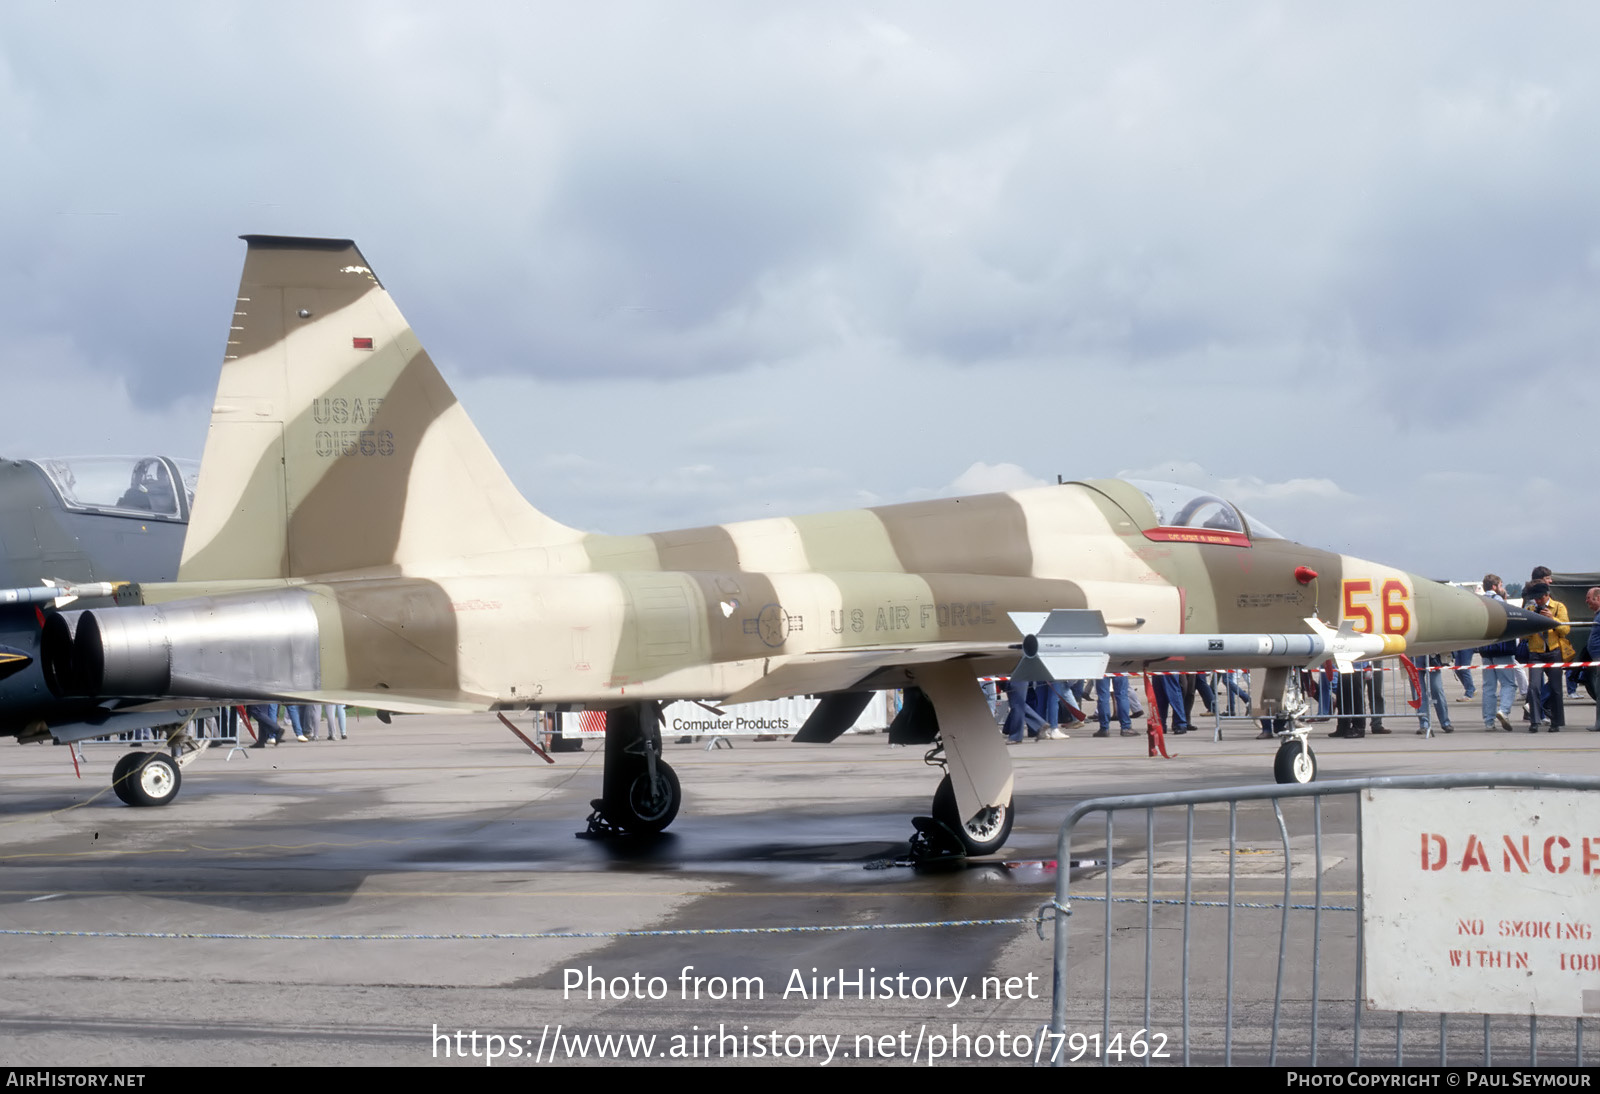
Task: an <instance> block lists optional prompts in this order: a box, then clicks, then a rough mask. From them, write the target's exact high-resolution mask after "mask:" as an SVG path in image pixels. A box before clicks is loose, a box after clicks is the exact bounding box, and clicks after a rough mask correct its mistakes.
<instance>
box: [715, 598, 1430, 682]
mask: <svg viewBox="0 0 1600 1094" xmlns="http://www.w3.org/2000/svg"><path fill="white" fill-rule="evenodd" d="M1011 618H1012V621H1013V622H1015V623H1016V625H1017V629H1018V630H1019V631H1020V632H1021V634H1022V641H1021V642H1020V643H1007V642H932V643H927V644H920V645H909V646H906V645H902V646H864V647H853V648H848V649H836V650H820V651H817V652H814V653H802V654H795V655H792V656H788V657H774V658H772V659H771V660H770V661H769V662H768V668H767V673H766V675H764V676H763V677H762V678H761V679H760V680H759V681H758V682H756V683H754V684H751V685H749V686H748V687H745V688H743V689H741V690H740V691H738V692H736V693H734V694H733V695H730V696H728V697H727V699H726V700H725V701H726V702H729V703H748V702H755V701H757V700H761V699H777V698H781V697H783V696H786V695H808V694H809V695H818V694H825V693H828V692H836V691H850V690H853V689H855V688H858V687H861V686H863V685H864V684H865V682H866V681H868V680H869V678H870V677H873V676H876V675H878V674H880V673H883V672H884V671H885V670H891V669H895V668H900V667H910V666H913V665H930V664H937V663H940V662H945V661H955V660H961V659H968V660H983V661H986V662H989V663H990V664H991V665H993V666H994V667H993V668H992V669H991V671H994V672H996V673H997V674H1006V673H1008V674H1009V675H1011V676H1016V677H1020V678H1022V679H1024V680H1040V681H1043V680H1079V679H1090V678H1093V677H1097V676H1101V675H1103V674H1104V673H1105V672H1106V670H1107V667H1108V666H1109V665H1110V663H1111V662H1113V661H1115V662H1116V663H1117V665H1118V667H1119V668H1122V669H1132V670H1133V671H1138V669H1139V668H1143V667H1149V666H1151V665H1155V664H1160V663H1161V662H1164V661H1183V662H1185V663H1186V664H1192V665H1193V667H1194V668H1196V669H1213V668H1230V667H1231V668H1260V667H1265V666H1268V665H1306V666H1310V665H1313V664H1317V663H1319V662H1321V661H1323V660H1333V661H1335V662H1337V663H1338V666H1339V669H1340V671H1341V672H1348V671H1349V670H1350V667H1351V664H1352V663H1353V662H1354V661H1356V660H1360V659H1365V658H1370V657H1383V656H1386V655H1393V654H1396V653H1401V652H1404V650H1405V641H1404V639H1401V638H1399V637H1397V636H1394V635H1369V634H1363V633H1359V632H1356V631H1355V630H1353V629H1352V627H1351V625H1350V623H1349V622H1348V621H1346V622H1345V624H1344V625H1343V626H1342V627H1341V628H1340V629H1339V630H1337V631H1335V630H1333V629H1332V628H1330V627H1328V626H1327V625H1326V624H1324V623H1322V622H1321V621H1319V620H1317V619H1314V618H1313V619H1307V620H1306V626H1307V629H1308V632H1309V633H1306V634H1288V635H1286V634H1110V633H1108V632H1107V628H1106V626H1105V621H1104V619H1103V618H1102V617H1101V614H1100V613H1099V612H1098V611H1093V610H1087V609H1058V610H1056V611H1054V612H1048V613H1045V612H1039V613H1029V612H1013V613H1012V615H1011ZM1016 657H1020V660H1019V661H1017V662H1015V663H1014V664H1015V667H1011V666H1012V664H1013V662H1010V661H1009V660H1008V659H1009V658H1016ZM996 662H998V664H996ZM1002 666H1003V667H1002ZM869 686H877V687H893V686H895V685H894V684H893V683H891V682H885V681H884V680H882V679H881V678H880V679H879V680H875V681H872V683H871V685H869Z"/></svg>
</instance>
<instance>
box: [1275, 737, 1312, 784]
mask: <svg viewBox="0 0 1600 1094" xmlns="http://www.w3.org/2000/svg"><path fill="white" fill-rule="evenodd" d="M1272 776H1273V778H1275V779H1277V780H1278V781H1279V782H1280V783H1308V782H1311V781H1313V780H1314V779H1316V777H1317V754H1316V753H1315V752H1312V751H1311V746H1310V745H1308V744H1306V743H1305V742H1304V741H1293V740H1290V741H1285V742H1283V744H1281V745H1279V746H1278V755H1277V758H1275V759H1274V760H1273V761H1272Z"/></svg>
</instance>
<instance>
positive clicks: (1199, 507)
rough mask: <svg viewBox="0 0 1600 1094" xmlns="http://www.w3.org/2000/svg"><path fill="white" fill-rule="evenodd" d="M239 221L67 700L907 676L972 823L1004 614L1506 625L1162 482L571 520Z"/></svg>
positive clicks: (399, 703) (282, 247)
mask: <svg viewBox="0 0 1600 1094" xmlns="http://www.w3.org/2000/svg"><path fill="white" fill-rule="evenodd" d="M244 238H245V239H246V241H247V242H248V244H249V248H248V253H247V256H246V261H245V268H244V275H243V278H242V280H241V283H240V287H239V296H238V302H237V305H236V308H235V311H234V315H233V321H232V323H231V325H230V331H229V338H228V345H227V352H226V354H225V357H224V361H223V366H222V374H221V380H220V383H219V385H218V390H217V398H216V404H215V407H214V409H213V413H212V420H211V427H210V433H209V436H208V438H207V442H206V449H205V456H204V459H203V461H202V464H201V473H200V481H199V485H198V489H197V491H196V497H197V499H198V500H197V502H196V505H195V510H194V514H193V518H192V520H191V523H190V526H189V532H188V537H187V539H186V542H185V546H184V552H183V560H182V564H181V566H180V568H179V572H178V580H177V581H176V582H175V583H170V584H161V585H150V584H146V585H139V586H131V587H130V588H129V589H128V590H126V592H125V594H124V595H123V597H122V598H121V602H122V603H124V604H126V605H143V607H130V608H126V609H116V610H113V611H111V612H105V611H100V612H95V613H85V614H84V615H83V616H82V617H81V618H77V619H69V620H67V621H66V622H65V623H64V624H63V625H62V627H61V629H60V634H58V635H57V636H56V637H57V645H56V647H55V648H56V649H57V650H58V656H57V657H56V670H55V671H56V679H57V680H58V683H59V685H60V686H61V687H62V688H63V689H64V690H67V691H88V692H91V693H103V692H106V691H108V690H113V691H118V692H119V693H122V694H130V693H137V694H163V695H167V694H171V695H178V694H195V695H196V696H197V697H200V696H206V697H212V698H235V699H237V698H248V697H257V696H260V697H280V698H293V699H304V700H308V701H327V702H343V703H355V704H363V705H372V706H377V707H380V708H384V709H388V710H394V711H430V710H461V709H473V710H493V709H509V708H524V707H546V708H554V707H561V708H570V707H578V706H582V707H587V708H607V709H619V710H627V709H634V710H643V714H642V715H641V717H642V719H643V721H644V722H645V723H649V719H650V712H649V709H648V706H647V704H649V703H653V702H656V701H660V700H669V699H700V700H712V701H729V702H740V701H746V700H755V699H764V698H770V697H775V696H782V695H792V694H801V693H851V692H860V691H862V690H866V689H872V688H883V687H904V686H912V685H914V686H916V687H919V688H920V689H922V691H923V692H924V693H925V694H926V695H927V696H928V697H929V698H930V699H931V700H932V704H933V708H934V710H935V711H936V713H937V726H938V731H939V733H940V734H941V736H942V739H943V743H944V745H945V747H946V749H947V751H948V752H949V753H950V757H949V758H950V760H951V763H952V768H953V770H952V775H953V776H955V793H956V797H957V798H958V799H959V801H960V804H961V812H962V815H963V816H972V815H973V814H974V813H975V812H976V811H978V810H980V809H983V808H991V809H992V808H996V807H1001V806H1004V805H1005V803H1008V802H1009V799H1010V790H1011V786H1010V784H1011V778H1010V766H1009V762H1008V761H1007V759H1006V756H1005V750H1004V748H1003V746H1002V745H1001V742H1000V738H999V736H998V735H997V734H996V733H995V732H994V723H993V720H992V718H990V716H989V713H988V709H987V707H986V706H985V705H984V704H983V703H982V699H981V694H980V693H979V690H978V687H977V685H976V683H975V677H976V676H978V675H981V674H1005V673H1007V672H1009V671H1010V670H1011V669H1012V668H1013V667H1015V665H1016V664H1017V659H1018V654H1017V652H1016V644H1017V643H1018V642H1019V640H1020V638H1021V635H1019V633H1018V630H1017V627H1016V626H1015V625H1014V624H1013V622H1012V621H1011V620H1010V618H1009V617H1008V613H1010V612H1014V611H1028V612H1041V611H1049V610H1051V609H1055V608H1079V609H1085V608H1087V609H1094V610H1097V611H1099V612H1100V613H1101V615H1102V616H1103V618H1104V622H1105V626H1106V628H1107V629H1108V630H1109V631H1111V632H1112V633H1139V634H1153V635H1162V634H1179V633H1195V632H1203V633H1211V632H1286V633H1292V634H1304V633H1305V632H1306V630H1307V626H1306V624H1305V622H1304V620H1305V618H1306V617H1307V616H1312V615H1315V616H1321V617H1322V618H1324V619H1328V620H1332V621H1334V623H1335V625H1337V623H1338V621H1339V620H1341V619H1342V618H1352V619H1354V620H1356V622H1357V629H1359V630H1369V631H1373V632H1383V633H1387V634H1391V635H1394V636H1397V637H1398V638H1400V639H1403V641H1404V645H1405V647H1406V648H1408V649H1410V650H1412V651H1417V652H1424V651H1430V650H1438V651H1445V650H1452V649H1456V648H1460V647H1464V646H1471V645H1480V644H1482V643H1484V642H1486V641H1490V640H1493V639H1495V638H1498V637H1500V636H1501V635H1502V634H1505V633H1508V630H1512V629H1516V628H1518V627H1528V626H1531V625H1530V624H1529V623H1528V622H1527V621H1526V620H1520V619H1515V618H1512V617H1509V616H1508V615H1507V611H1506V609H1505V608H1503V607H1502V606H1500V605H1499V604H1496V603H1493V602H1489V601H1485V600H1482V599H1480V598H1478V597H1475V596H1472V595H1470V594H1468V593H1464V592H1461V591H1459V590H1456V589H1453V588H1450V587H1448V586H1445V585H1441V584H1438V583H1436V582H1433V581H1429V580H1426V579H1424V578H1421V577H1418V576H1416V575H1413V574H1409V573H1405V572H1403V571H1400V570H1396V569H1393V568H1390V567H1386V566H1381V565H1378V564H1376V563H1372V562H1367V561H1364V560H1362V559H1357V558H1352V557H1349V556H1344V555H1338V554H1331V553H1328V552H1324V551H1318V550H1315V549H1312V548H1308V547H1304V546H1301V545H1299V544H1296V543H1292V542H1289V541H1287V540H1283V539H1281V538H1277V537H1276V536H1275V535H1274V534H1271V533H1270V532H1268V531H1266V530H1264V529H1260V528H1253V527H1252V526H1251V525H1250V524H1249V520H1248V517H1246V516H1244V515H1243V514H1241V513H1239V511H1238V510H1237V509H1235V508H1233V507H1232V506H1230V505H1228V504H1227V503H1226V502H1224V501H1222V500H1221V499H1216V498H1210V497H1207V496H1204V495H1196V494H1193V492H1190V493H1191V495H1193V496H1191V497H1189V498H1188V499H1187V501H1186V502H1185V501H1184V499H1183V498H1182V496H1181V491H1180V492H1179V493H1178V494H1174V495H1172V497H1173V498H1176V499H1177V500H1175V501H1173V502H1172V503H1171V504H1170V505H1167V501H1166V499H1167V497H1168V495H1166V494H1163V491H1173V490H1177V489H1178V488H1172V487H1166V486H1163V485H1161V484H1150V485H1149V486H1147V487H1142V486H1141V485H1135V484H1130V483H1126V482H1121V481H1111V480H1097V481H1089V482H1074V483H1067V484H1064V485H1060V486H1053V487H1045V488H1041V489H1036V490H1026V491H1015V492H1010V493H1004V494H990V495H984V496H980V497H968V498H951V499H941V500H935V501H923V502H915V503H911V504H906V505H893V506H884V507H880V508H873V509H863V510H855V511H850V512H840V513H825V514H819V515H814V516H801V517H789V518H776V519H763V520H755V521H747V522H742V523H735V524H725V525H718V526H714V527H707V528H692V529H687V530H683V531H674V532H661V533H654V534H649V535H636V536H604V535H593V534H586V533H583V532H580V531H577V530H575V529H572V528H569V527H566V526H565V525H562V524H560V523H558V522H556V521H554V520H552V519H551V518H549V517H547V516H545V515H544V514H543V513H541V512H539V511H538V510H537V509H535V508H533V507H532V506H531V505H529V504H528V503H527V501H525V500H524V499H523V498H522V496H521V495H520V494H519V493H518V492H517V490H516V489H515V488H514V487H513V486H512V484H511V482H510V480H509V479H508V477H507V476H506V474H505V472H504V471H503V470H502V469H501V467H500V465H499V463H498V462H497V461H496V459H495V457H494V455H493V454H492V453H491V452H490V451H489V448H488V446H487V445H486V444H485V443H484V441H483V438H482V437H481V436H480V435H479V433H478V431H477V429H476V428H475V427H474V426H473V424H472V423H471V421H470V420H469V419H468V417H467V415H466V413H465V411H464V410H463V409H462V407H461V406H460V404H459V403H457V401H456V399H455V397H454V395H453V394H452V393H451V392H450V389H449V388H448V387H447V386H446V384H445V382H444V381H443V379H442V378H441V377H440V375H439V373H438V371H437V370H436V369H435V367H434V365H433V363H432V361H430V360H429V357H428V355H427V353H426V351H424V350H423V348H422V346H421V344H420V343H419V342H418V341H417V339H416V337H415V335H413V334H412V332H411V330H410V328H409V327H408V326H407V325H406V322H405V320H404V318H403V317H402V316H401V314H400V312H399V310H398V309H397V308H396V307H395V305H394V302H393V301H392V300H391V298H390V296H389V294H388V293H387V292H386V291H385V290H384V288H383V286H382V285H381V283H380V282H379V281H378V278H377V277H376V275H375V274H374V273H373V272H372V269H371V267H370V265H369V264H368V263H367V261H366V259H365V258H363V257H362V255H361V252H360V251H359V250H357V249H356V247H355V245H354V244H353V243H352V242H350V241H348V240H313V239H289V238H278V237H267V236H246V237H244ZM1158 504H1161V505H1164V506H1166V509H1165V510H1164V511H1161V512H1158V509H1157V506H1158ZM1164 521H1165V522H1166V523H1163V522H1164ZM1297 568H1309V569H1310V570H1313V571H1315V572H1316V576H1315V577H1314V578H1305V575H1304V571H1303V570H1302V571H1301V574H1300V577H1298V578H1297ZM121 612H126V613H132V614H129V615H127V616H126V619H124V620H121V621H119V620H117V619H114V618H112V617H114V616H116V615H118V613H121ZM139 613H143V614H139ZM90 614H93V615H94V616H95V617H96V618H95V619H94V620H93V621H88V616H89V615H90ZM86 631H87V632H90V633H88V634H87V635H86V633H85V632H86ZM1395 645H1396V646H1398V645H1399V643H1395ZM163 657H165V658H166V660H167V663H166V664H161V663H160V662H161V661H162V658H163ZM1302 660H1303V659H1302ZM1138 667H1142V663H1141V665H1132V664H1113V665H1112V668H1114V669H1115V668H1138ZM1165 667H1178V666H1173V665H1170V664H1168V665H1166V666H1165ZM1181 667H1191V668H1202V667H1228V666H1227V665H1226V664H1213V663H1212V662H1210V661H1207V660H1197V659H1194V658H1191V659H1189V660H1188V661H1186V662H1184V664H1183V665H1182V666H1181ZM1241 667H1255V666H1241ZM184 689H187V691H185V690H184ZM980 708H981V709H980ZM616 720H617V721H619V722H626V721H627V718H626V717H624V718H622V719H616ZM642 734H643V737H644V738H645V739H650V738H653V736H654V730H653V727H651V726H650V725H648V724H646V725H645V728H644V729H643V730H642ZM823 739H826V734H824V735H823ZM650 747H651V746H649V745H648V744H647V745H646V746H645V749H644V751H646V752H649V751H650ZM647 759H648V761H649V765H650V769H651V770H652V771H653V770H654V764H655V762H656V760H655V758H654V756H653V755H652V756H649V757H647ZM619 762H621V761H619ZM634 762H636V763H637V762H641V761H637V760H635V761H634ZM608 767H609V760H608ZM673 808H674V810H675V808H676V806H675V805H674V807H673ZM669 819H670V818H669Z"/></svg>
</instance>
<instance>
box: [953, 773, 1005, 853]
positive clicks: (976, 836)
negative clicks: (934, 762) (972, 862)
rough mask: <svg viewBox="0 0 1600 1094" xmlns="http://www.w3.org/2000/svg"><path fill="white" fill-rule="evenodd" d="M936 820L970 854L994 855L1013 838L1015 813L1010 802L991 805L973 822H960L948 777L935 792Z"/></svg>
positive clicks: (954, 789) (954, 794)
mask: <svg viewBox="0 0 1600 1094" xmlns="http://www.w3.org/2000/svg"><path fill="white" fill-rule="evenodd" d="M933 819H934V820H936V821H938V822H939V823H940V824H942V825H944V826H945V827H946V828H948V829H950V831H952V832H954V833H955V834H956V835H957V836H958V837H960V839H961V845H962V846H963V847H965V848H966V850H967V854H969V855H992V854H994V853H995V852H996V851H998V850H1000V848H1002V847H1004V846H1005V842H1006V839H1007V837H1009V836H1010V835H1011V822H1012V821H1013V820H1014V819H1016V810H1015V809H1014V808H1013V806H1012V803H1011V802H1009V801H1008V802H1006V803H1005V804H1004V805H998V806H992V807H990V808H988V809H985V810H984V811H983V812H981V813H979V814H978V815H977V816H976V817H974V818H973V819H972V820H970V821H963V820H962V819H961V811H960V810H959V809H958V808H957V806H956V788H955V785H954V784H953V783H951V782H950V776H949V775H946V776H945V777H944V778H943V779H942V780H940V782H939V789H938V790H936V791H934V793H933Z"/></svg>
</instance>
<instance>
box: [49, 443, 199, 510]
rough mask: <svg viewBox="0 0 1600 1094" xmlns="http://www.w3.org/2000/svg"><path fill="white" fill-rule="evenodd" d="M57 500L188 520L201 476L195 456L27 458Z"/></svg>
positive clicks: (78, 507) (71, 505) (83, 506)
mask: <svg viewBox="0 0 1600 1094" xmlns="http://www.w3.org/2000/svg"><path fill="white" fill-rule="evenodd" d="M27 462H29V463H31V464H33V465H34V466H35V467H37V468H38V469H39V470H40V471H42V472H43V473H44V476H45V478H46V479H48V480H49V482H50V485H51V487H52V488H54V490H55V492H56V493H57V494H58V495H59V496H60V498H61V504H62V505H63V506H65V507H66V508H68V509H71V510H76V511H78V512H93V513H110V514H114V515H117V516H130V517H154V518H156V519H159V520H187V519H189V510H190V508H191V507H192V506H193V504H194V486H195V482H196V481H197V480H198V479H199V477H200V464H199V463H198V462H197V461H195V460H180V459H171V458H169V457H166V456H72V457H68V458H65V459H47V460H29V461H27Z"/></svg>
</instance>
